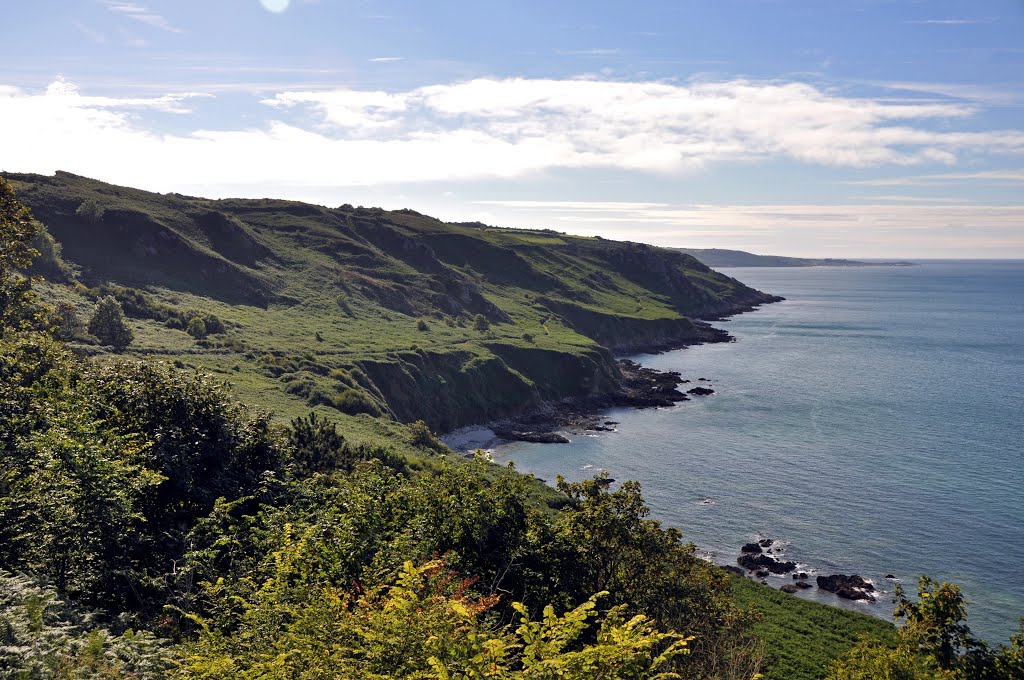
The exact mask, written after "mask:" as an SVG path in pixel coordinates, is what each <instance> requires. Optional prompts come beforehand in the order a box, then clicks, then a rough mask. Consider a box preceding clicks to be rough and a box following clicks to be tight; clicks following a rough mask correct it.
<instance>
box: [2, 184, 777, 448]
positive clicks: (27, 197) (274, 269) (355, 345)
mask: <svg viewBox="0 0 1024 680" xmlns="http://www.w3.org/2000/svg"><path fill="white" fill-rule="evenodd" d="M9 177H10V179H11V180H12V184H13V185H14V186H15V188H16V189H17V190H18V194H19V198H20V200H21V201H22V202H24V203H25V204H26V205H28V206H29V207H30V208H31V210H32V213H33V215H35V217H36V218H37V219H39V220H40V221H41V222H42V223H43V224H45V225H46V228H47V229H48V230H49V232H50V233H51V234H52V235H53V236H54V238H55V239H56V240H57V242H58V243H59V244H60V246H61V247H62V255H63V258H64V259H65V260H67V261H69V262H71V263H72V264H73V265H74V266H75V267H76V268H77V275H76V276H75V277H74V278H72V279H70V280H68V281H66V282H65V283H66V284H71V285H55V286H51V287H50V288H49V290H48V294H49V295H50V296H51V297H52V298H54V299H60V300H63V301H65V302H68V303H70V304H72V305H73V306H74V307H75V308H76V309H78V310H80V311H81V312H82V314H86V313H89V311H90V310H91V309H92V307H93V305H94V304H95V301H96V299H97V298H98V297H99V296H100V295H103V294H113V295H114V297H116V298H118V299H119V300H120V301H121V303H122V305H123V306H124V308H125V311H126V313H127V314H128V316H129V319H130V324H131V326H132V329H133V331H134V333H135V338H136V339H135V342H134V343H133V344H132V345H131V346H130V347H129V348H128V349H127V351H128V352H129V353H132V354H137V355H155V356H159V357H160V358H163V359H166V360H168V361H172V362H176V363H177V364H179V365H186V366H190V367H195V368H200V369H203V370H206V371H211V372H213V373H216V374H219V375H222V376H225V377H226V378H227V379H228V380H229V381H230V382H231V383H232V384H233V385H234V388H235V390H236V392H237V394H238V395H239V396H240V397H241V398H242V399H244V400H247V401H250V402H253V403H259V404H261V405H264V406H266V407H268V408H271V409H272V410H273V411H274V412H275V414H276V415H277V417H279V418H281V419H290V418H292V417H295V416H298V415H302V414H304V413H306V412H307V411H308V410H309V409H310V408H311V407H312V408H316V409H318V410H319V411H321V412H322V413H324V414H325V415H329V416H331V417H340V416H341V415H349V416H352V415H358V414H361V413H366V414H369V415H372V416H376V415H381V414H385V415H389V416H393V417H394V418H396V419H398V420H401V421H412V420H417V419H422V420H424V421H426V422H427V423H428V424H429V425H430V426H431V427H432V428H434V429H436V430H450V429H454V428H456V427H459V426H461V425H465V424H470V423H477V422H482V421H486V420H490V419H494V418H498V417H504V416H509V415H517V414H519V413H522V412H523V411H526V410H530V409H533V408H535V407H536V406H537V405H538V404H540V403H541V402H542V401H544V400H553V399H561V398H565V397H573V396H584V395H588V394H595V393H600V392H604V391H609V390H611V389H613V388H614V387H615V384H616V380H617V377H618V375H617V369H616V366H615V363H614V362H613V361H612V354H611V353H612V352H624V351H628V350H634V349H635V350H642V349H660V348H666V347H672V346H682V345H685V344H689V343H694V342H700V341H703V340H708V339H714V338H715V337H716V335H715V334H714V333H713V332H712V331H711V330H710V329H709V328H708V327H707V326H706V325H704V324H702V323H701V322H700V321H699V320H700V319H702V318H714V317H718V316H721V315H724V314H730V313H735V312H738V311H742V310H745V309H749V308H750V307H751V306H752V305H757V304H761V303H763V302H767V301H770V300H771V299H772V298H771V297H770V296H768V295H765V294H763V293H760V292H758V291H756V290H753V289H751V288H749V287H747V286H745V285H743V284H742V283H740V282H739V281H736V280H735V279H732V278H729V277H727V276H724V275H722V274H719V273H717V272H715V271H713V270H711V269H709V268H708V267H706V266H704V265H702V264H701V263H700V262H698V261H697V260H695V259H693V258H692V257H689V256H687V255H683V254H681V253H675V252H672V251H668V250H663V249H658V248H653V247H650V246H646V245H643V244H636V243H620V242H614V241H607V240H603V239H599V238H581V237H573V236H567V235H565V234H559V233H555V232H551V231H525V230H512V229H499V228H493V227H488V226H485V225H480V224H447V223H443V222H440V221H438V220H436V219H433V218H431V217H427V216H424V215H420V214H419V213H416V212H414V211H411V210H400V211H384V210H381V209H376V208H354V207H352V206H347V205H345V206H340V207H338V208H325V207H321V206H315V205H308V204H303V203H297V202H293V201H277V200H269V199H267V200H207V199H202V198H194V197H188V196H180V195H161V194H154V193H150V192H145V191H139V190H136V189H130V188H126V187H117V186H112V185H109V184H104V183H102V182H98V181H95V180H90V179H86V178H84V177H78V176H75V175H71V174H68V173H57V174H56V176H53V177H44V176H38V175H10V176H9ZM191 316H200V317H202V318H209V317H214V318H216V319H217V320H219V321H220V323H221V324H222V328H219V329H218V330H222V331H223V332H218V333H210V334H208V335H206V337H200V338H195V337H193V336H192V335H189V333H188V332H187V330H188V329H187V321H188V319H189V318H190V317H191ZM95 350H96V351H101V352H102V351H104V350H102V349H101V348H99V347H96V348H95Z"/></svg>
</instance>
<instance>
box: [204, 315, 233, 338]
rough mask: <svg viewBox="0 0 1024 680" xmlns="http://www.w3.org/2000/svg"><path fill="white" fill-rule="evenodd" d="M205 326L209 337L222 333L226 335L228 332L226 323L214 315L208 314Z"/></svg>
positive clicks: (205, 318)
mask: <svg viewBox="0 0 1024 680" xmlns="http://www.w3.org/2000/svg"><path fill="white" fill-rule="evenodd" d="M203 325H205V326H206V332H207V334H209V335H220V334H221V333H226V332H227V330H228V329H227V328H226V327H225V326H224V322H223V321H221V320H220V318H219V317H217V316H215V315H213V314H207V315H206V316H204V317H203Z"/></svg>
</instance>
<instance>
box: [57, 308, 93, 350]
mask: <svg viewBox="0 0 1024 680" xmlns="http://www.w3.org/2000/svg"><path fill="white" fill-rule="evenodd" d="M53 326H54V332H55V334H56V336H57V338H58V339H60V340H65V341H67V340H81V339H83V338H84V337H85V334H86V328H85V323H84V322H83V321H82V318H81V317H80V316H79V315H78V310H77V309H76V308H75V306H74V305H72V304H70V303H68V302H58V303H57V304H56V305H54V307H53Z"/></svg>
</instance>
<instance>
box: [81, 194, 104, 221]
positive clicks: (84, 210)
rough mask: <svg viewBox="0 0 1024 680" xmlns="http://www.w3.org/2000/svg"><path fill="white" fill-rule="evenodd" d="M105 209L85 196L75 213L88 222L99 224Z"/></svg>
mask: <svg viewBox="0 0 1024 680" xmlns="http://www.w3.org/2000/svg"><path fill="white" fill-rule="evenodd" d="M105 212H106V210H105V209H104V208H103V206H101V205H100V204H99V203H97V202H96V201H94V200H93V199H91V198H87V199H85V200H84V201H82V202H81V204H79V206H78V208H77V209H76V210H75V215H77V216H78V217H80V218H82V219H83V220H85V221H86V222H88V223H89V224H99V223H100V222H102V221H103V214H104V213H105Z"/></svg>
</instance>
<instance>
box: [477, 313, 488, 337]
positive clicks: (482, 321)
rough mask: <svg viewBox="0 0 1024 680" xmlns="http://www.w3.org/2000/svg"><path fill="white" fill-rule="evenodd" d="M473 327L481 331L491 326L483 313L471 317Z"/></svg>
mask: <svg viewBox="0 0 1024 680" xmlns="http://www.w3.org/2000/svg"><path fill="white" fill-rule="evenodd" d="M473 328H474V329H475V330H478V331H480V332H481V333H482V332H484V331H487V330H489V329H490V328H491V322H490V321H488V320H487V317H486V316H484V315H483V314H477V315H476V316H474V317H473Z"/></svg>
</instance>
